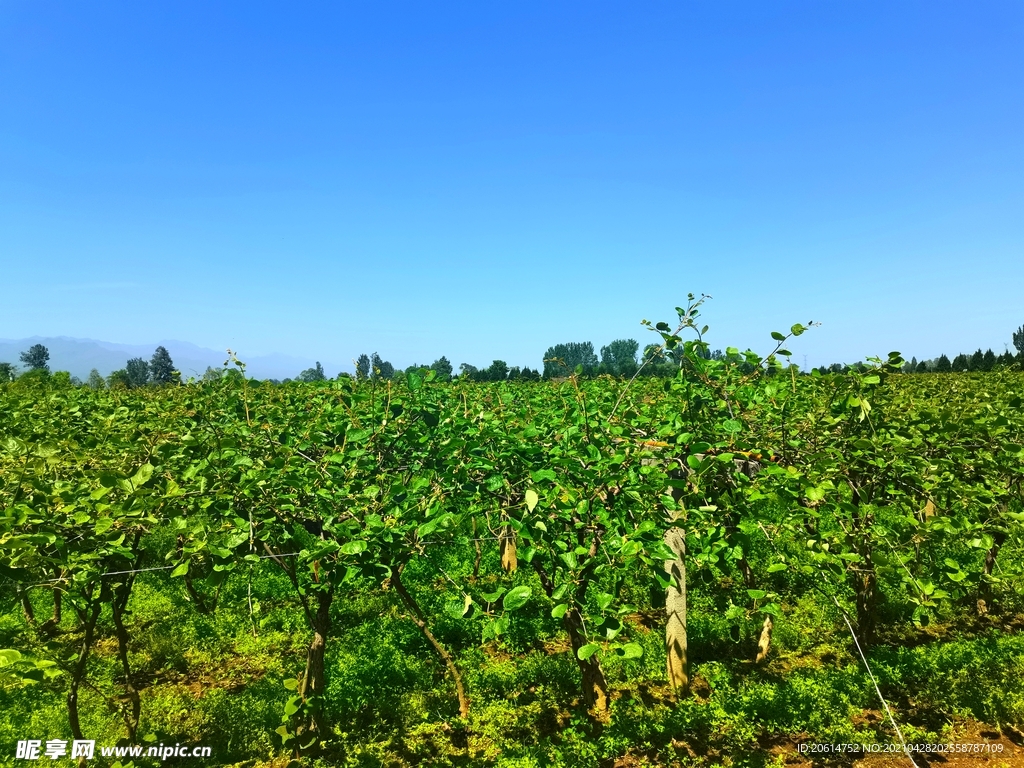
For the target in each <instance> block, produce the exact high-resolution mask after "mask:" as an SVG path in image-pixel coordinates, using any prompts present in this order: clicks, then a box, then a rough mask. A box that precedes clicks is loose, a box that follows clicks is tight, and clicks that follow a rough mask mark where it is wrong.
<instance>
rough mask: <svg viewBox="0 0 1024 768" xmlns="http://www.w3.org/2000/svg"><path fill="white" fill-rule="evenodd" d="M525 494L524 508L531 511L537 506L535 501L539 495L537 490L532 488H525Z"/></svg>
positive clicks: (537, 500)
mask: <svg viewBox="0 0 1024 768" xmlns="http://www.w3.org/2000/svg"><path fill="white" fill-rule="evenodd" d="M525 496H526V508H527V509H528V510H530V511H531V512H533V510H534V509H536V508H537V503H538V502H539V501H540V496H538V495H537V492H536V491H535V490H533V489H532V488H529V489H527V491H526V494H525Z"/></svg>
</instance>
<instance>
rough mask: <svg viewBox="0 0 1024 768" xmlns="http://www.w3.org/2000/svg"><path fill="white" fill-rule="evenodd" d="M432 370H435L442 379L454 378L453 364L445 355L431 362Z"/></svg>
mask: <svg viewBox="0 0 1024 768" xmlns="http://www.w3.org/2000/svg"><path fill="white" fill-rule="evenodd" d="M430 370H432V371H434V372H435V373H436V374H437V378H438V379H439V380H441V381H450V380H451V378H452V364H451V363H450V362H449V360H448V358H447V357H445V356H444V355H441V357H440V358H438V359H437V360H435V361H434V362H433V363H431V365H430Z"/></svg>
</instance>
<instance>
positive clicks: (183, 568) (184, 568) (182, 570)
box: [171, 562, 188, 579]
mask: <svg viewBox="0 0 1024 768" xmlns="http://www.w3.org/2000/svg"><path fill="white" fill-rule="evenodd" d="M186 573H188V563H187V562H186V563H181V564H179V565H178V567H177V568H175V569H174V570H173V571H171V578H172V579H173V578H176V577H178V576H184V575H185V574H186Z"/></svg>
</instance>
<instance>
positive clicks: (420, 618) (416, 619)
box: [391, 563, 469, 718]
mask: <svg viewBox="0 0 1024 768" xmlns="http://www.w3.org/2000/svg"><path fill="white" fill-rule="evenodd" d="M404 570H405V563H402V564H401V565H399V566H398V567H397V568H395V569H394V570H393V571H392V576H391V583H392V585H394V587H395V591H396V592H398V595H399V597H401V598H402V602H403V603H405V605H406V607H407V608H409V610H411V611H412V620H413V623H415V624H416V626H417V627H419V630H420V632H422V633H423V636H424V637H425V638H427V642H428V643H430V645H431V647H432V648H433V649H434V650H435V651H436V652H437V655H438V656H440V657H441V660H442V661H443V662H444V665H445V667H447V668H448V673H449V674H450V675H451V676H452V679H453V680H454V681H455V694H456V696H458V699H459V717H462V718H467V717H469V699H468V698H467V697H466V687H465V686H464V685H463V683H462V674H461V673H460V672H459V668H458V667H457V666H456V665H455V660H454V659H453V658H452V655H451V654H450V653H449V652H448V649H447V648H445V647H444V646H443V645H442V644H441V641H440V640H438V639H437V638H436V637H434V633H433V632H431V631H430V627H429V626H428V625H427V618H426V615H425V614H424V613H423V609H422V608H420V605H419V603H417V602H416V599H415V598H414V597H413V596H412V595H411V594H410V593H409V590H407V589H406V588H405V584H403V583H402V571H404Z"/></svg>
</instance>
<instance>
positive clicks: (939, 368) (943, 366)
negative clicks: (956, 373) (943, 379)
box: [935, 355, 962, 373]
mask: <svg viewBox="0 0 1024 768" xmlns="http://www.w3.org/2000/svg"><path fill="white" fill-rule="evenodd" d="M961 357H962V355H961ZM952 370H953V364H952V363H951V362H949V358H948V357H946V356H945V355H939V359H938V360H936V361H935V372H936V373H950V372H951V371H952Z"/></svg>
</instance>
